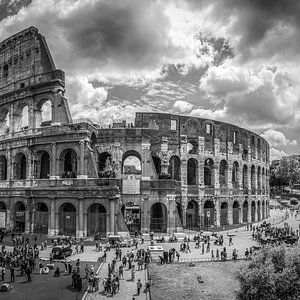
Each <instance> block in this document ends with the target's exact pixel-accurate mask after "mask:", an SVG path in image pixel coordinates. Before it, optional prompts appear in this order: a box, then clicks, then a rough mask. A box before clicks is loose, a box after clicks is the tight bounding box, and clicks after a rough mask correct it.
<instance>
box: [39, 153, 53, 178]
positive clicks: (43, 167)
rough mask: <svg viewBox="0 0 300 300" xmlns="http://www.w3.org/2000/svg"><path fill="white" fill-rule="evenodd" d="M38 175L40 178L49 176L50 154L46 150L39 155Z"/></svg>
mask: <svg viewBox="0 0 300 300" xmlns="http://www.w3.org/2000/svg"><path fill="white" fill-rule="evenodd" d="M39 175H40V176H39V178H40V179H43V178H49V177H50V156H49V154H48V153H47V152H46V151H44V152H43V154H42V155H41V162H40V172H39Z"/></svg>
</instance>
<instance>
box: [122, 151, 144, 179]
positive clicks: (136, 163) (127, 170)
mask: <svg viewBox="0 0 300 300" xmlns="http://www.w3.org/2000/svg"><path fill="white" fill-rule="evenodd" d="M123 174H136V175H139V174H142V160H141V156H140V155H139V153H138V152H136V151H128V152H126V153H125V154H124V155H123Z"/></svg>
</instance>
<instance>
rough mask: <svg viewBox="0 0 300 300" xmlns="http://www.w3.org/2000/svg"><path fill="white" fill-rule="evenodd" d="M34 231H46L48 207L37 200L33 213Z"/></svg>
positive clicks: (45, 232)
mask: <svg viewBox="0 0 300 300" xmlns="http://www.w3.org/2000/svg"><path fill="white" fill-rule="evenodd" d="M33 231H34V232H35V233H43V234H47V233H48V207H47V205H46V204H45V203H42V202H38V203H37V207H36V211H35V214H34V228H33Z"/></svg>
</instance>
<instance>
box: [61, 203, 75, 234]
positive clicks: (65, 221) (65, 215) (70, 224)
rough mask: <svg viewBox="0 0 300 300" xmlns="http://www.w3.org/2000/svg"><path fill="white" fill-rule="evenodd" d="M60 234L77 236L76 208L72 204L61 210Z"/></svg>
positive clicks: (64, 205) (64, 206)
mask: <svg viewBox="0 0 300 300" xmlns="http://www.w3.org/2000/svg"><path fill="white" fill-rule="evenodd" d="M59 216H60V218H59V234H64V235H76V208H75V207H74V205H72V204H71V203H65V204H63V205H62V206H61V207H60V209H59Z"/></svg>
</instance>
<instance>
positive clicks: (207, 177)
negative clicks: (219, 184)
mask: <svg viewBox="0 0 300 300" xmlns="http://www.w3.org/2000/svg"><path fill="white" fill-rule="evenodd" d="M213 168H214V161H213V160H212V159H210V158H207V159H206V160H205V162H204V185H206V186H213V185H214V182H213V172H214V169H213Z"/></svg>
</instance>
